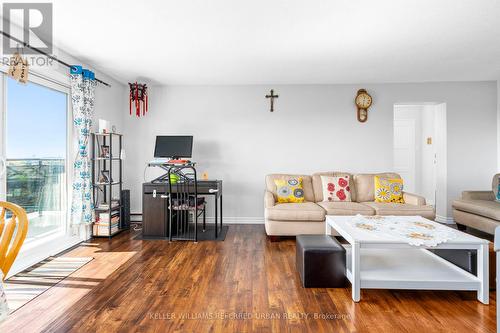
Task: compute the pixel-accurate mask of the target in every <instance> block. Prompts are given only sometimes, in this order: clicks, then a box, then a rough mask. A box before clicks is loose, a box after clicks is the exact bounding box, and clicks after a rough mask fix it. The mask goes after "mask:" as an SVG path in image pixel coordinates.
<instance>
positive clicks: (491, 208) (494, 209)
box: [453, 199, 500, 221]
mask: <svg viewBox="0 0 500 333" xmlns="http://www.w3.org/2000/svg"><path fill="white" fill-rule="evenodd" d="M453 208H455V209H458V210H461V211H463V212H468V213H472V214H476V215H480V216H484V217H489V218H490V219H494V220H498V221H500V202H497V201H487V200H464V199H459V200H455V201H453Z"/></svg>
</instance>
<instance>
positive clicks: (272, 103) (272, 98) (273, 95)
mask: <svg viewBox="0 0 500 333" xmlns="http://www.w3.org/2000/svg"><path fill="white" fill-rule="evenodd" d="M278 97H279V96H278V95H275V94H274V90H273V89H271V94H269V95H266V98H270V99H271V110H270V111H271V112H273V111H274V99H275V98H278Z"/></svg>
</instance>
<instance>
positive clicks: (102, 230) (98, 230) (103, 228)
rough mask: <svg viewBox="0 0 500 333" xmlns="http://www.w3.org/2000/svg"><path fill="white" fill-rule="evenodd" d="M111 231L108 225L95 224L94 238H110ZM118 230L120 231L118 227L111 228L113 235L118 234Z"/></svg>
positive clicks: (93, 227) (93, 228) (93, 229)
mask: <svg viewBox="0 0 500 333" xmlns="http://www.w3.org/2000/svg"><path fill="white" fill-rule="evenodd" d="M109 229H110V228H109V226H107V225H99V224H94V225H93V226H92V234H93V235H94V236H109V235H110V232H109ZM118 230H120V229H119V228H118V225H112V226H111V234H114V233H115V232H118Z"/></svg>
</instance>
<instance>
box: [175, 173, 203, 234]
mask: <svg viewBox="0 0 500 333" xmlns="http://www.w3.org/2000/svg"><path fill="white" fill-rule="evenodd" d="M167 179H169V180H170V181H169V183H168V184H169V185H168V211H169V219H168V223H169V227H168V238H169V240H170V241H172V240H193V241H195V242H197V241H198V218H199V217H200V216H203V230H205V225H206V212H205V211H206V209H205V208H206V207H205V206H206V201H205V198H204V197H198V185H197V176H196V169H195V168H194V167H193V166H190V165H186V166H173V167H171V168H170V169H169V170H168V178H167ZM190 217H191V220H190Z"/></svg>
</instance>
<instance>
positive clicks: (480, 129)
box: [123, 82, 497, 221]
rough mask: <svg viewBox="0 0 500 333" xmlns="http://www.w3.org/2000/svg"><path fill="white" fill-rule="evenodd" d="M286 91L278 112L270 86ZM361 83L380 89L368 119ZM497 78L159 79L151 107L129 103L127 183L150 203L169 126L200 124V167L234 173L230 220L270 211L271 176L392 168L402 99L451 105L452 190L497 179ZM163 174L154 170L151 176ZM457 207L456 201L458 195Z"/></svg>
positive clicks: (183, 128) (190, 130)
mask: <svg viewBox="0 0 500 333" xmlns="http://www.w3.org/2000/svg"><path fill="white" fill-rule="evenodd" d="M271 88H273V89H275V92H276V93H278V94H279V96H280V97H279V99H278V101H277V102H276V105H275V110H276V111H275V112H274V113H270V112H269V101H268V100H266V99H265V98H264V95H265V94H266V93H268V92H269V90H270V89H271ZM359 88H366V89H367V90H368V92H369V93H370V94H371V95H372V96H373V100H374V104H373V106H372V107H371V108H370V111H369V116H368V122H367V123H365V124H361V123H359V122H357V120H356V110H355V107H354V105H353V99H354V96H355V94H356V91H357V90H358V89H359ZM496 94H497V86H496V83H495V82H464V83H416V84H369V85H274V86H260V85H254V86H168V87H154V88H153V89H152V90H151V93H150V100H151V105H150V106H151V107H150V111H149V113H148V115H147V116H146V117H141V118H135V117H130V116H129V115H128V113H124V118H123V128H124V131H123V132H124V134H125V147H126V150H127V160H126V163H125V182H126V184H125V187H126V188H127V187H128V188H130V189H131V201H132V203H131V205H132V206H131V210H132V212H140V211H141V183H142V182H143V181H144V176H143V175H144V173H145V166H146V163H147V161H149V160H151V159H152V158H153V149H154V138H155V136H156V135H159V134H164V135H168V134H193V135H194V156H193V160H195V161H197V162H198V163H199V165H198V170H199V171H200V172H203V171H207V172H208V173H209V176H210V178H220V179H223V180H224V195H225V201H224V202H225V205H224V206H225V207H224V215H225V217H226V219H227V221H231V220H233V221H239V220H240V221H262V217H263V204H262V201H263V200H262V195H263V190H264V176H265V175H266V174H268V173H273V172H290V173H306V174H309V173H313V172H315V171H326V170H345V171H350V172H378V171H388V170H391V169H392V136H393V128H392V124H393V105H394V104H396V103H409V102H425V101H430V102H443V103H446V105H447V115H448V117H447V127H448V130H447V141H448V158H447V162H448V166H449V167H448V170H447V171H448V173H447V179H448V191H447V195H448V199H449V201H450V200H452V199H454V198H456V197H458V196H459V194H460V192H461V191H462V190H464V189H484V188H489V187H490V181H491V176H492V174H493V173H494V172H495V171H496V168H497V105H496V103H497V102H496ZM154 175H155V172H154V170H149V169H148V170H146V180H149V179H151V178H152V177H153V176H154ZM447 211H448V215H449V216H451V207H450V206H449V205H448V210H447Z"/></svg>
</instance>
